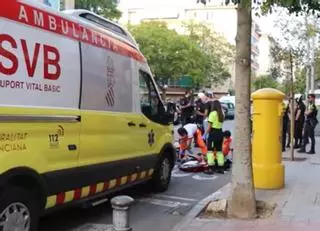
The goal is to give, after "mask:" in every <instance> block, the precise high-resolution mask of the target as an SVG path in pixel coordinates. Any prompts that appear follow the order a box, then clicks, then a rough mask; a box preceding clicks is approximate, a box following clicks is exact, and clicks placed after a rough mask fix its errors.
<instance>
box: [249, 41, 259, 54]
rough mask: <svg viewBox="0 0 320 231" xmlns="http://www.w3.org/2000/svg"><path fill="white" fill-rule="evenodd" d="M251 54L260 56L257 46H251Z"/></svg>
mask: <svg viewBox="0 0 320 231" xmlns="http://www.w3.org/2000/svg"><path fill="white" fill-rule="evenodd" d="M251 52H252V54H253V55H255V56H258V55H259V54H260V50H259V48H258V46H257V45H254V44H252V45H251Z"/></svg>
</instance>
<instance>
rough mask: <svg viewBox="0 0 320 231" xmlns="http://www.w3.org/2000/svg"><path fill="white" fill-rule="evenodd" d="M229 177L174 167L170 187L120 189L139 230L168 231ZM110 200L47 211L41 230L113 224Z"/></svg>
mask: <svg viewBox="0 0 320 231" xmlns="http://www.w3.org/2000/svg"><path fill="white" fill-rule="evenodd" d="M233 126H234V122H233V121H226V122H225V124H224V129H228V130H230V131H231V132H232V131H233ZM229 180H230V175H229V173H226V174H224V175H214V176H208V175H205V174H203V173H185V172H181V171H180V170H179V169H177V168H175V169H174V170H173V174H172V182H171V185H170V188H169V189H168V190H167V191H166V192H164V193H160V194H153V193H151V192H150V190H148V188H147V187H146V186H144V185H142V186H137V187H135V188H133V189H130V190H127V191H125V192H121V194H126V195H129V196H132V197H133V198H134V199H135V203H134V205H133V206H132V208H131V213H130V215H131V221H130V224H131V226H132V228H133V230H136V231H150V230H152V231H169V230H171V229H172V228H173V226H174V225H176V224H177V223H178V222H179V221H180V220H181V219H182V217H183V216H184V215H185V214H187V213H188V211H190V209H191V208H192V207H193V206H194V205H195V204H196V203H197V202H199V201H200V200H201V199H203V198H205V197H207V196H208V195H210V194H211V193H213V192H215V191H217V190H218V189H219V188H221V187H223V186H224V185H225V184H227V183H228V182H229ZM111 219H112V210H111V206H110V204H109V203H108V202H107V203H104V204H101V205H99V206H96V207H92V208H86V209H84V208H71V209H67V210H64V211H61V212H58V213H55V214H51V215H48V216H46V217H44V218H43V219H42V221H41V222H40V231H73V230H74V231H75V230H77V231H80V230H83V231H84V230H85V231H94V230H104V229H105V228H106V224H111Z"/></svg>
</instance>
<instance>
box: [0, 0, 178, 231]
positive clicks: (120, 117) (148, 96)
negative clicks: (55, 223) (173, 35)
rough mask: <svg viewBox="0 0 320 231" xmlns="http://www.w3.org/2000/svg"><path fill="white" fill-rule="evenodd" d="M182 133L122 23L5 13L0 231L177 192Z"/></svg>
mask: <svg viewBox="0 0 320 231" xmlns="http://www.w3.org/2000/svg"><path fill="white" fill-rule="evenodd" d="M172 134H173V132H172V126H171V124H170V121H169V117H168V115H167V113H166V112H165V109H164V105H163V102H162V100H161V98H160V96H159V92H158V89H157V87H156V84H155V81H154V79H153V78H152V74H151V72H150V68H149V66H148V64H147V62H146V59H145V58H144V56H143V55H142V54H141V52H140V51H139V49H138V47H137V44H136V42H135V40H134V39H133V38H132V36H131V35H130V34H129V33H128V32H127V31H126V30H125V29H123V28H121V27H120V26H119V25H117V24H115V23H113V22H111V21H108V20H106V19H104V18H102V17H100V16H98V15H95V14H93V13H91V12H89V11H84V10H80V11H77V10H74V11H67V12H66V13H61V12H57V11H54V10H52V9H50V8H47V7H45V6H43V5H41V4H40V5H39V4H37V3H34V2H31V1H23V0H10V1H5V3H1V7H0V230H2V231H12V230H19V231H22V230H23V231H24V230H25V231H29V230H31V231H34V230H37V223H38V221H39V218H40V217H41V216H42V215H44V214H46V213H47V212H48V211H55V210H58V209H62V208H65V207H67V206H72V205H75V204H78V203H84V202H87V201H92V200H99V199H100V198H105V197H106V196H107V195H108V194H110V193H113V192H115V191H118V190H122V189H124V188H127V187H130V186H133V185H136V184H140V183H143V182H148V183H150V185H151V186H152V187H153V188H154V189H155V190H157V191H164V190H166V189H167V188H168V185H169V183H170V179H171V171H172V168H173V166H174V163H175V149H174V147H173V145H172V140H173V139H172Z"/></svg>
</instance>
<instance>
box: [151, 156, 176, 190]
mask: <svg viewBox="0 0 320 231" xmlns="http://www.w3.org/2000/svg"><path fill="white" fill-rule="evenodd" d="M172 166H173V163H172V159H171V158H169V157H168V156H167V155H164V156H162V157H161V159H160V161H159V164H158V166H157V168H156V169H155V171H154V174H153V176H152V179H151V185H152V189H153V190H154V191H156V192H164V191H166V190H167V189H168V187H169V184H170V181H171V171H172Z"/></svg>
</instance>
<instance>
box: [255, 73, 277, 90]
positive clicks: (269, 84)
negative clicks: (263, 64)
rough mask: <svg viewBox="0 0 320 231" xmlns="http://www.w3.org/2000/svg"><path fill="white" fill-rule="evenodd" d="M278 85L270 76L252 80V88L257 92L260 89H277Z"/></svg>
mask: <svg viewBox="0 0 320 231" xmlns="http://www.w3.org/2000/svg"><path fill="white" fill-rule="evenodd" d="M278 87H279V83H278V82H277V80H275V79H274V78H273V77H272V76H271V75H263V76H259V77H257V78H255V79H254V81H253V88H254V90H258V89H261V88H278Z"/></svg>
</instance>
